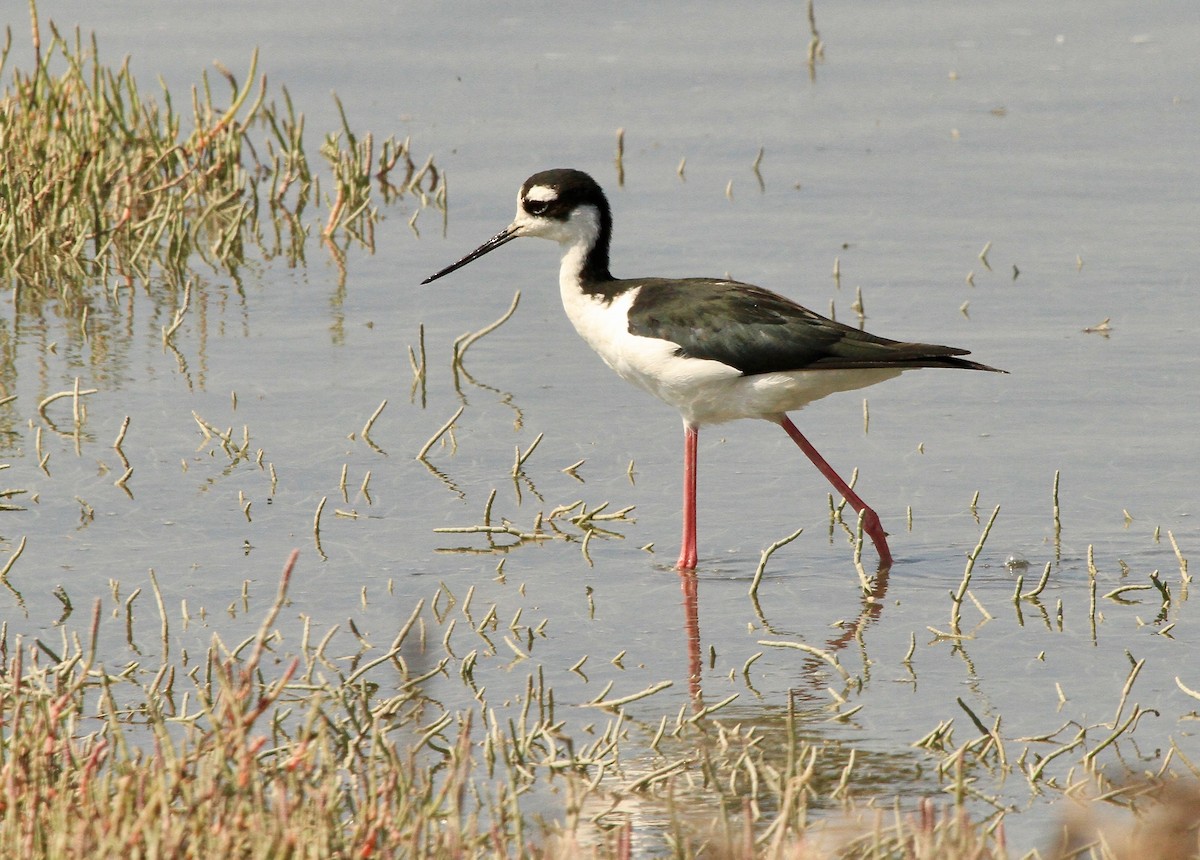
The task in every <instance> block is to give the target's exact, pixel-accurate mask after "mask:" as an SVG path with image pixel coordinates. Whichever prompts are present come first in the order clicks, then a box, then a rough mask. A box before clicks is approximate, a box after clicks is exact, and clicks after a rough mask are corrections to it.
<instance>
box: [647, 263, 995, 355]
mask: <svg viewBox="0 0 1200 860" xmlns="http://www.w3.org/2000/svg"><path fill="white" fill-rule="evenodd" d="M640 283H641V289H640V291H639V292H638V295H637V298H636V299H635V300H634V302H633V305H632V307H631V308H630V313H629V331H630V333H631V334H636V335H641V336H643V337H655V338H661V339H663V340H668V341H671V342H672V343H676V344H678V345H679V354H680V355H683V356H687V357H689V358H706V359H712V360H714V361H719V362H721V363H723V364H727V365H729V366H730V367H734V368H737V369H738V370H740V371H741V372H742V373H744V374H746V375H753V374H757V373H771V372H779V371H788V370H837V369H846V368H874V367H885V368H886V367H896V368H904V367H959V368H968V369H971V370H996V368H994V367H988V366H987V365H985V364H979V363H978V362H974V361H968V360H966V359H962V358H957V357H956V356H960V355H967V354H969V351H968V350H965V349H958V348H956V347H952V346H938V345H936V344H928V343H904V342H901V341H895V340H888V339H887V338H883V337H878V336H876V335H873V334H869V333H868V332H864V331H860V330H858V329H856V328H852V327H850V326H848V325H843V324H842V323H839V322H836V321H834V320H831V319H828V318H827V317H823V316H821V315H820V314H818V313H814V312H813V311H810V310H809V309H808V308H806V307H803V306H801V305H798V304H796V303H795V302H793V301H791V300H790V299H787V298H784V297H783V296H780V295H777V294H775V293H772V292H771V291H770V290H764V289H762V288H761V287H756V286H753V285H751V284H741V283H737V282H734V281H718V280H712V279H707V278H686V279H683V280H667V279H647V280H645V281H641V282H640Z"/></svg>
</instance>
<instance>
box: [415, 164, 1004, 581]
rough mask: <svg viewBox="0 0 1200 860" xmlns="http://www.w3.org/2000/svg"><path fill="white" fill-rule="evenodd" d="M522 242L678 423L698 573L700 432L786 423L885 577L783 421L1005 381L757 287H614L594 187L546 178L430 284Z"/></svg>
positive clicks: (881, 538) (591, 334)
mask: <svg viewBox="0 0 1200 860" xmlns="http://www.w3.org/2000/svg"><path fill="white" fill-rule="evenodd" d="M522 236H536V237H538V238H542V239H550V240H552V241H555V242H558V244H559V246H560V247H561V248H562V264H561V266H560V268H559V274H558V285H559V291H560V293H561V295H562V302H563V308H564V309H565V310H566V312H567V316H568V317H569V318H570V320H571V322H572V323H573V324H574V326H575V330H576V331H577V332H579V335H580V336H581V337H582V338H583V339H584V340H585V341H587V343H588V345H589V346H590V347H591V348H592V349H594V350H595V351H596V352H597V353H599V354H600V357H601V358H602V359H604V363H605V364H607V365H608V366H609V367H611V368H612V369H613V370H615V371H616V372H617V373H618V374H619V375H620V376H621V377H622V378H623V379H626V380H628V381H629V382H632V383H633V384H634V385H636V386H638V387H639V388H643V389H645V390H646V391H649V392H650V393H651V394H653V395H655V396H656V397H658V398H660V399H661V400H664V401H666V402H667V403H669V404H670V405H672V406H674V407H675V408H676V409H678V410H679V412H680V414H681V415H682V417H683V426H684V458H683V539H682V547H681V549H680V552H679V561H678V562H677V564H676V566H677V567H678V568H679V569H680V570H692V569H694V568H695V567H696V445H697V441H698V438H699V436H698V434H699V430H700V427H702V426H703V425H705V424H717V423H720V422H722V421H731V420H733V419H735V418H763V419H766V420H767V421H772V422H774V423H776V424H778V425H779V426H780V427H782V428H783V429H784V430H785V431H787V434H788V435H789V436H790V437H791V438H792V440H793V441H794V442H795V443H796V444H797V445H799V446H800V450H801V451H803V452H804V453H805V455H807V457H808V459H809V460H811V461H812V462H813V465H815V466H816V467H817V469H819V470H820V472H821V474H822V475H824V476H825V477H826V478H827V479H828V480H829V482H830V483H831V484H833V487H834V489H836V490H837V491H838V493H840V494H841V495H842V497H843V498H844V499H845V500H846V501H847V502H849V503H850V505H851V506H852V507H853V508H854V510H855V511H857V512H858V514H859V516H860V517H861V520H862V528H863V531H864V532H865V533H866V534H867V535H868V536H869V537H870V538H871V541H872V542H873V543H874V545H875V550H876V551H877V552H878V553H879V563H880V567H881V568H887V567H890V566H891V564H892V553H891V550H890V549H889V548H888V543H887V535H886V533H885V532H884V530H883V526H882V525H881V524H880V522H879V517H878V516H876V514H875V512H874V511H873V510H871V508H869V507H867V505H866V504H865V503H864V502H863V500H862V499H860V498H859V497H858V496H857V495H856V494H855V493H854V491H853V490H851V489H850V487H849V486H848V485H847V484H846V482H845V481H843V480H842V478H841V477H840V476H839V475H838V474H837V472H835V471H834V470H833V467H831V466H830V465H829V464H828V463H827V462H825V460H824V458H823V457H821V455H820V454H819V453H817V449H816V448H814V447H813V446H812V444H811V443H810V442H809V441H808V439H806V438H805V437H804V435H803V434H802V433H801V432H800V431H799V430H798V429H797V428H796V425H795V424H793V423H792V421H791V419H790V418H788V416H787V413H788V412H789V411H792V410H795V409H800V408H801V407H803V406H805V405H806V404H808V403H811V402H812V401H814V400H818V399H820V398H822V397H825V396H826V395H829V394H833V393H834V392H838V391H852V390H854V389H857V388H864V387H866V386H868V385H874V384H875V383H877V382H882V381H883V380H885V379H891V378H893V377H895V376H899V375H900V374H901V373H902V372H903V371H905V370H910V369H912V368H917V367H953V368H965V369H967V370H988V371H994V372H998V373H1003V372H1004V371H1000V370H998V369H997V368H994V367H988V366H987V365H985V364H979V363H978V362H974V361H968V360H967V359H965V358H960V357H959V356H963V355H968V354H969V351H968V350H965V349H958V348H956V347H952V346H937V345H934V344H928V343H905V342H901V341H895V340H888V339H887V338H882V337H877V336H876V335H873V334H869V333H867V332H864V331H860V330H858V329H855V328H851V327H850V326H847V325H843V324H842V323H839V322H836V321H834V320H831V319H828V318H826V317H823V316H821V315H820V314H818V313H814V312H813V311H810V310H809V309H808V308H805V307H802V306H800V305H798V304H796V303H795V302H793V301H792V300H791V299H787V298H784V297H783V296H780V295H776V294H775V293H772V292H770V291H769V290H764V289H763V288H762V287H756V286H754V285H752V284H743V283H739V282H737V281H730V280H725V279H722V278H614V277H613V276H612V274H611V273H610V272H609V270H608V247H609V241H610V239H611V238H612V211H611V210H610V209H609V206H608V200H607V199H606V198H605V196H604V192H603V191H602V190H601V188H600V186H599V185H598V184H597V183H596V181H595V180H594V179H592V177H590V176H588V175H587V174H586V173H582V172H580V171H578V170H563V169H559V170H546V171H543V172H541V173H535V174H534V175H533V176H531V177H529V178H528V179H526V180H525V184H524V185H522V186H521V191H520V193H519V194H518V195H517V216H516V218H514V219H513V222H512V223H511V224H509V225H508V226H507V227H505V228H504V229H503V230H501V231H500V232H499V233H497V234H496V235H495V236H493V237H492V238H491V239H489V240H488V241H486V242H484V243H483V244H482V245H480V246H479V247H478V248H476V249H475V250H474V251H472V252H471V253H469V254H467V256H465V257H463V258H462V259H461V260H459V261H458V262H457V263H454V264H453V265H450V266H447V267H446V268H444V269H442V270H441V271H440V272H438V273H437V274H435V275H431V276H430V277H428V278H426V279H425V280H424V281H422V282H421V283H423V284H428V283H429V282H431V281H434V280H437V279H438V278H440V277H442V276H443V275H448V274H449V273H450V272H453V271H454V270H455V269H459V268H461V267H462V266H465V265H467V263H470V262H471V261H472V260H477V259H479V258H480V257H482V256H483V255H484V254H487V253H489V252H490V251H494V250H496V249H497V248H499V247H500V246H501V245H504V244H507V243H508V242H511V241H512V240H513V239H518V238H520V237H522Z"/></svg>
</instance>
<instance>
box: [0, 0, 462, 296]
mask: <svg viewBox="0 0 1200 860" xmlns="http://www.w3.org/2000/svg"><path fill="white" fill-rule="evenodd" d="M30 13H31V21H32V42H33V45H32V47H33V57H34V65H33V68H32V70H31V71H22V70H21V69H19V68H13V69H12V70H11V80H10V81H9V82H8V83H7V84H6V85H5V88H4V90H3V93H2V94H0V270H2V271H3V273H4V274H3V277H4V279H5V280H6V281H7V283H8V285H9V286H10V287H11V288H12V289H13V290H14V291H15V293H16V296H17V303H18V307H21V302H22V301H39V302H40V301H43V300H45V299H47V298H56V299H58V300H59V301H60V302H61V303H62V304H63V305H64V306H65V307H66V308H68V309H69V310H72V311H73V313H74V315H75V316H79V315H81V314H82V313H83V308H84V307H85V305H84V304H83V303H82V302H81V294H82V292H83V290H84V289H85V288H86V287H88V286H89V285H103V286H104V288H105V289H106V290H111V291H113V292H114V293H115V291H116V290H117V289H118V288H120V287H122V286H133V285H135V284H136V285H147V284H148V283H149V282H150V281H151V280H160V281H162V282H163V283H165V284H166V285H168V287H169V288H170V290H171V291H172V292H182V291H183V289H184V285H185V283H186V282H187V280H188V275H189V272H190V270H191V268H192V267H193V266H195V265H196V264H197V263H199V264H201V265H203V266H206V267H208V268H210V269H212V270H213V271H215V272H217V273H220V274H221V275H223V276H228V277H231V278H234V279H235V280H236V279H237V277H238V272H239V270H240V269H241V268H242V267H243V266H244V265H245V263H246V261H247V258H248V256H249V255H250V251H251V248H252V247H256V248H257V250H258V253H260V254H262V255H263V256H264V257H266V258H268V259H269V258H272V257H274V256H278V255H285V256H286V257H287V258H288V259H289V261H291V262H292V263H293V264H294V263H296V262H300V261H302V260H303V255H304V244H305V241H306V238H307V236H308V234H309V231H310V224H309V223H308V220H307V218H308V216H307V215H306V212H307V210H308V209H309V207H313V206H316V205H319V203H320V201H322V200H323V201H324V202H325V204H326V205H328V208H329V212H328V214H327V215H326V216H325V218H324V222H323V225H321V227H320V235H321V236H322V238H323V239H324V240H325V241H326V242H327V243H328V246H329V247H330V250H331V251H332V252H333V253H334V255H335V257H336V258H338V259H339V260H341V259H342V257H343V256H344V254H343V252H344V248H342V247H340V246H339V245H338V244H337V240H339V239H342V240H344V241H345V242H349V241H354V242H358V243H360V244H362V245H364V246H366V247H368V248H370V247H373V242H374V237H373V225H374V223H375V221H376V219H377V217H378V210H377V209H376V207H375V205H374V202H373V201H374V200H375V199H376V196H377V195H378V196H379V198H380V199H382V200H383V201H384V202H386V203H393V202H395V201H396V200H397V199H399V198H401V197H405V196H409V197H411V198H413V199H414V200H416V201H417V202H418V208H417V210H416V211H417V212H419V211H420V209H421V208H423V207H424V206H426V205H437V206H439V207H440V208H442V209H443V210H444V206H445V184H444V178H443V177H442V176H441V174H440V172H439V171H438V170H437V167H436V166H435V165H434V163H433V160H432V158H430V159H428V160H426V161H425V163H424V164H423V165H422V166H421V167H418V166H417V163H416V162H415V161H414V160H413V158H412V156H411V154H410V149H409V144H408V141H397V140H396V139H395V138H391V137H389V138H387V139H386V140H385V141H383V142H382V144H380V145H379V146H378V147H377V146H376V144H375V141H374V137H373V136H372V135H371V134H369V133H366V134H362V133H355V132H354V131H352V130H351V127H350V123H349V121H348V120H347V118H346V116H345V112H344V111H342V110H341V104H340V102H339V103H338V108H339V112H340V114H341V119H342V128H341V129H340V130H338V131H336V132H332V133H330V134H328V135H327V136H326V138H325V141H324V143H323V145H322V146H321V148H320V152H321V155H322V156H323V157H324V159H325V161H326V162H327V165H328V168H329V172H330V178H329V180H328V181H329V183H330V188H331V191H330V192H328V193H325V194H322V193H321V188H320V183H319V179H318V176H317V171H316V170H314V168H313V167H312V166H311V165H310V163H309V159H308V156H307V155H306V153H305V149H304V140H303V136H304V116H303V114H300V113H298V112H297V111H296V109H295V106H294V105H293V104H292V100H291V97H290V96H289V95H288V93H287V90H286V89H284V90H282V103H281V104H277V103H276V102H275V101H274V100H270V99H269V98H268V87H267V80H266V76H265V75H261V74H260V73H259V71H258V57H257V53H255V55H254V56H252V57H251V59H250V63H249V68H248V69H247V71H246V74H245V76H244V78H241V79H239V78H238V77H237V76H236V75H235V74H234V73H233V72H231V71H229V70H228V69H226V68H225V67H223V66H221V65H219V64H218V66H217V70H218V75H219V81H217V82H214V81H212V80H210V78H209V76H208V75H207V74H203V75H201V78H200V82H199V84H198V85H197V86H195V87H193V89H192V92H191V94H190V99H188V100H187V101H186V102H185V104H184V105H182V106H181V105H180V104H179V103H178V101H177V100H176V98H174V97H173V96H172V94H171V93H170V92H169V91H168V90H167V88H166V85H165V84H161V83H160V85H159V86H158V87H157V88H155V89H154V91H151V92H147V91H146V90H144V89H143V88H142V87H141V86H139V84H138V82H137V81H136V80H135V78H134V75H133V73H132V72H131V70H130V65H129V60H128V59H126V60H125V61H124V62H123V63H122V64H121V66H120V67H119V68H115V69H114V68H110V67H108V66H105V65H104V64H102V63H101V61H100V50H99V46H98V45H97V43H96V39H95V36H94V35H93V36H91V37H90V38H86V39H85V38H84V37H83V35H82V34H81V33H80V31H79V30H76V31H75V32H74V33H73V34H64V33H62V32H60V30H59V29H58V28H57V27H56V26H55V24H54V23H53V22H51V23H49V25H48V27H47V29H48V31H49V39H48V40H47V41H46V43H45V44H43V43H42V35H41V27H40V25H39V21H38V15H37V8H36V5H35V4H34V3H33V2H31V3H30ZM13 55H14V50H13V38H12V30H11V28H9V29H8V30H7V31H6V36H5V42H4V46H3V50H2V52H0V77H3V76H5V75H7V74H8V72H9V66H10V61H11V59H12V57H13ZM216 84H219V85H216ZM415 215H416V213H414V220H415Z"/></svg>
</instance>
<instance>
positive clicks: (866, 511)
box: [779, 415, 892, 567]
mask: <svg viewBox="0 0 1200 860" xmlns="http://www.w3.org/2000/svg"><path fill="white" fill-rule="evenodd" d="M779 426H781V427H782V428H783V429H784V430H786V431H787V434H788V435H789V436H791V437H792V441H793V442H795V443H796V444H797V445H799V446H800V450H801V451H803V452H804V454H805V456H807V457H808V459H810V460H812V464H813V465H814V466H816V467H817V469H818V470H819V471H820V472H821V474H822V475H824V476H825V478H826V479H827V480H828V481H829V483H831V484H833V488H834V489H835V490H837V491H838V492H839V493H841V494H842V498H844V499H845V500H846V501H847V502H849V503H850V507H852V508H854V510H855V511H856V512H857V513H860V514H862V524H863V531H864V532H866V533H867V536H868V537H870V538H871V542H872V543H873V544H875V551H876V552H877V553H879V565H880V566H881V567H891V566H892V551H891V550H890V549H888V544H887V535H886V533H885V532H884V530H883V525H882V524H881V523H880V522H879V517H878V515H877V514H876V513H875V512H874V511H873V510H871V509H870V508H869V507H867V503H866V502H864V501H863V500H862V499H860V498H859V497H858V496H857V495H856V494H855V492H854V491H853V490H852V489H850V487H849V485H848V484H847V483H846V482H845V481H843V480H842V478H841V476H840V475H839V474H838V473H837V472H835V471H833V467H832V466H830V465H829V464H828V463H826V462H825V458H824V457H822V456H821V455H820V454H819V453H817V449H816V448H814V447H813V446H812V443H811V442H809V441H808V440H807V439H805V438H804V434H803V433H801V432H800V431H799V430H798V429H796V425H795V424H793V423H792V419H790V418H788V417H787V416H786V415H784V416H783V417H782V418H781V419H780V421H779Z"/></svg>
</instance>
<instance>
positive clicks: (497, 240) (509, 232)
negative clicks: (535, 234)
mask: <svg viewBox="0 0 1200 860" xmlns="http://www.w3.org/2000/svg"><path fill="white" fill-rule="evenodd" d="M515 238H517V228H516V225H512V224H510V225H509V226H507V227H505V228H504V229H503V230H501V231H500V232H499V233H497V234H496V235H495V236H493V237H492V238H490V239H488V240H487V241H486V242H484V243H483V244H482V245H480V246H479V247H478V248H476V249H475V250H474V251H472V252H471V253H469V254H467V256H465V257H463V258H462V259H461V260H459V261H458V262H457V263H451V264H450V265H449V266H447V267H446V268H444V269H442V270H441V271H440V272H438V273H437V274H434V275H430V276H429V277H428V278H426V279H425V280H423V281H421V283H422V284H428V283H430V282H431V281H436V280H437V279H438V278H440V277H441V276H442V275H448V274H450V273H451V272H453V271H454V270H455V269H461V268H462V267H463V266H465V265H466V264H467V263H469V262H471V261H472V260H478V259H479V258H480V257H482V256H483V255H484V254H487V253H488V252H490V251H495V250H496V249H497V248H499V247H500V246H501V245H506V244H508V243H509V242H511V241H512V240H513V239H515Z"/></svg>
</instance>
